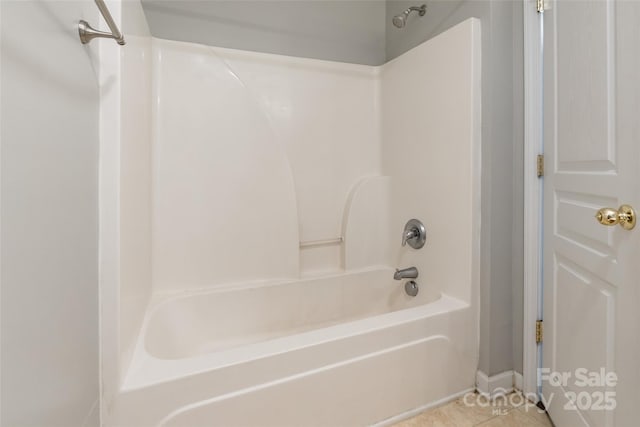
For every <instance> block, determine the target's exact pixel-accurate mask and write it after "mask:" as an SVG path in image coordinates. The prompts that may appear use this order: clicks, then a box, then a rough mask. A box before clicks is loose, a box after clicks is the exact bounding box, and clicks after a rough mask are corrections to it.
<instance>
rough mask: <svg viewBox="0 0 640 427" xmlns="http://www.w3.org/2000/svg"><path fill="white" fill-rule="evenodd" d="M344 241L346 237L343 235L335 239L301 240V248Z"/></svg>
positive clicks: (336, 243) (337, 243)
mask: <svg viewBox="0 0 640 427" xmlns="http://www.w3.org/2000/svg"><path fill="white" fill-rule="evenodd" d="M343 241H344V238H342V237H336V238H335V239H323V240H309V241H306V242H300V249H304V248H312V247H315V246H329V245H339V244H341V243H342V242H343Z"/></svg>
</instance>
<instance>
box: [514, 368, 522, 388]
mask: <svg viewBox="0 0 640 427" xmlns="http://www.w3.org/2000/svg"><path fill="white" fill-rule="evenodd" d="M513 388H514V389H515V390H518V391H522V374H521V373H520V372H516V371H513Z"/></svg>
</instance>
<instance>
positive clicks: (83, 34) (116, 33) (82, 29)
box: [78, 0, 125, 46]
mask: <svg viewBox="0 0 640 427" xmlns="http://www.w3.org/2000/svg"><path fill="white" fill-rule="evenodd" d="M94 1H95V2H96V6H98V9H100V13H101V14H102V17H103V18H104V20H105V21H107V25H108V26H109V29H110V30H111V32H110V33H107V32H105V31H98V30H96V29H95V28H93V27H92V26H91V25H89V23H88V22H87V21H85V20H83V19H81V20H80V22H78V34H80V41H81V42H82V44H87V43H89V42H90V41H91V40H93V39H95V38H96V37H103V38H107V39H114V40H115V41H116V42H117V43H118V44H119V45H120V46H124V44H125V41H124V36H123V35H122V33H121V32H120V30H119V29H118V26H117V25H116V23H115V21H114V20H113V17H112V16H111V14H110V13H109V9H107V5H106V4H104V0H94Z"/></svg>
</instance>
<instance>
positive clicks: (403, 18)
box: [392, 4, 427, 28]
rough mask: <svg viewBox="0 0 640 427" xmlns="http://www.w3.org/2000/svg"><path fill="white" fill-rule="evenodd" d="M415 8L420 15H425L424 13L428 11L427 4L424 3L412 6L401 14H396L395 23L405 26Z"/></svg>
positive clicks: (401, 26)
mask: <svg viewBox="0 0 640 427" xmlns="http://www.w3.org/2000/svg"><path fill="white" fill-rule="evenodd" d="M414 10H415V11H417V12H418V15H420V16H424V14H425V13H427V5H426V4H423V5H422V6H411V7H410V8H409V9H407V10H405V11H404V12H402V13H401V14H399V15H396V16H394V17H393V19H392V22H393V25H395V26H396V27H398V28H403V27H404V26H405V25H406V24H407V18H408V17H409V14H410V13H411V12H413V11H414Z"/></svg>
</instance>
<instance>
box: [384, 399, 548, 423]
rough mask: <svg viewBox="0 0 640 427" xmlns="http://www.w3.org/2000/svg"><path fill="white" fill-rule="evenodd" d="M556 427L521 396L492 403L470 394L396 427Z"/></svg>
mask: <svg viewBox="0 0 640 427" xmlns="http://www.w3.org/2000/svg"><path fill="white" fill-rule="evenodd" d="M474 426H480V427H552V426H553V424H552V423H551V420H550V419H549V417H548V416H547V414H546V413H543V412H540V411H539V410H538V408H537V407H536V406H534V405H533V404H532V403H531V402H528V401H526V399H524V397H522V395H521V394H519V393H511V394H509V395H507V396H502V397H498V398H496V399H494V400H493V401H489V400H488V399H487V398H485V397H483V396H480V395H479V394H477V393H469V394H468V395H467V396H466V397H465V396H463V397H461V398H459V399H457V400H454V401H453V402H450V403H447V404H445V405H443V406H439V407H436V408H432V409H429V410H427V411H425V412H423V413H421V414H420V415H417V416H415V417H413V418H409V419H408V420H404V421H402V422H400V423H398V424H395V425H394V426H393V427H474Z"/></svg>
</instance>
